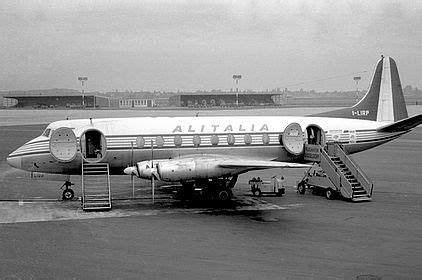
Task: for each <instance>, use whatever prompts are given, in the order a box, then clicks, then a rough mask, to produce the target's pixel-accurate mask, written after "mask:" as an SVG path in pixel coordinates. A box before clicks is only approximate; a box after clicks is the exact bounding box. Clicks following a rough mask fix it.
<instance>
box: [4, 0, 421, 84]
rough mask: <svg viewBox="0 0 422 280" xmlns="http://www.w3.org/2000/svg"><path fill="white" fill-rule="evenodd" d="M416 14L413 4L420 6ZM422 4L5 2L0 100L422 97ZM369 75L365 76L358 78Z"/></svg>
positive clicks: (175, 1)
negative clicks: (394, 91) (86, 94)
mask: <svg viewBox="0 0 422 280" xmlns="http://www.w3.org/2000/svg"><path fill="white" fill-rule="evenodd" d="M416 2H417V3H416ZM421 15H422V2H421V1H386V0H382V1H370V0H368V1H359V0H353V1H338V0H335V1H315V0H313V1H296V0H295V1H268V0H263V1H246V0H239V1H216V0H213V1H177V0H169V1H158V0H154V1H74V0H73V1H69V0H65V1H58V0H55V1H45V0H42V1H41V0H40V1H31V0H25V1H13V0H12V1H4V0H3V1H1V2H0V32H1V35H2V36H1V40H0V62H1V63H0V68H1V70H0V73H1V74H0V90H27V89H46V88H74V89H80V86H79V83H78V81H77V77H78V76H81V75H83V76H88V79H89V81H88V84H87V90H89V91H94V90H98V91H112V90H116V89H117V90H119V91H124V90H133V91H138V90H166V91H177V90H189V91H194V90H198V89H205V90H210V89H224V90H229V89H230V88H232V87H234V82H233V79H232V75H233V74H242V76H243V78H242V80H241V82H240V88H242V89H254V90H261V89H266V88H276V87H288V88H291V89H297V88H304V89H316V90H335V89H338V90H352V89H354V88H355V85H354V83H353V79H352V78H353V76H354V75H360V76H362V81H361V83H360V85H359V87H361V88H367V87H368V84H369V82H370V78H371V77H370V76H371V75H372V73H371V72H372V71H373V68H374V66H375V63H376V62H377V60H378V59H379V57H380V55H381V54H384V55H389V56H392V57H393V58H394V59H395V60H396V62H397V64H398V67H399V73H400V76H401V80H402V84H403V85H407V84H410V85H413V86H417V87H419V88H422V80H421V66H422V51H421V50H422V16H421ZM364 71H367V72H364Z"/></svg>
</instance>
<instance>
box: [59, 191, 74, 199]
mask: <svg viewBox="0 0 422 280" xmlns="http://www.w3.org/2000/svg"><path fill="white" fill-rule="evenodd" d="M74 197H75V193H74V192H73V190H72V189H65V190H64V191H63V195H62V199H63V200H71V199H73V198H74Z"/></svg>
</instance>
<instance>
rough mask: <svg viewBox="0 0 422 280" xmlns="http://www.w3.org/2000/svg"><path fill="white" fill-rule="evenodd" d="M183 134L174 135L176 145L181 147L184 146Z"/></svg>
mask: <svg viewBox="0 0 422 280" xmlns="http://www.w3.org/2000/svg"><path fill="white" fill-rule="evenodd" d="M182 142H183V141H182V136H180V135H176V136H174V145H176V147H180V146H182Z"/></svg>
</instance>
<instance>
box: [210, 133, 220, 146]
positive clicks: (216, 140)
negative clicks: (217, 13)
mask: <svg viewBox="0 0 422 280" xmlns="http://www.w3.org/2000/svg"><path fill="white" fill-rule="evenodd" d="M219 141H220V139H219V138H218V136H217V135H215V134H214V135H213V136H211V144H212V145H213V146H217V145H218V142H219Z"/></svg>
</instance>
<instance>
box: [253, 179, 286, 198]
mask: <svg viewBox="0 0 422 280" xmlns="http://www.w3.org/2000/svg"><path fill="white" fill-rule="evenodd" d="M283 180H284V178H283V177H281V178H277V177H276V176H273V177H272V178H271V180H270V181H262V180H261V179H260V178H259V177H258V178H252V179H251V180H249V185H250V187H251V192H252V194H253V195H254V196H261V195H263V194H273V195H276V196H282V195H283V194H285V193H286V188H285V187H284V186H283Z"/></svg>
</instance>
